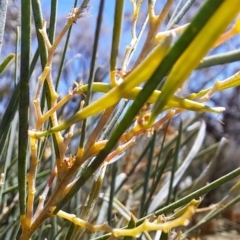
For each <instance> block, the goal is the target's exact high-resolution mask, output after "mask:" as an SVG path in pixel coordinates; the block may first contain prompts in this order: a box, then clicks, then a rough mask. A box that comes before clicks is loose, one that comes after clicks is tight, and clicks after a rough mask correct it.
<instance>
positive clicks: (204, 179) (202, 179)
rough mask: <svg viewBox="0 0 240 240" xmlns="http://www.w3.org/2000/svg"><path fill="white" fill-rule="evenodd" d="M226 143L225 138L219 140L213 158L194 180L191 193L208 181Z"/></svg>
mask: <svg viewBox="0 0 240 240" xmlns="http://www.w3.org/2000/svg"><path fill="white" fill-rule="evenodd" d="M227 142H228V141H227V139H226V138H222V139H221V141H220V143H219V146H218V149H217V151H216V153H215V155H214V157H213V158H212V160H211V161H210V163H209V164H208V165H207V166H206V167H205V168H204V170H203V171H202V173H201V174H200V176H199V177H198V178H197V179H196V181H194V184H193V186H192V187H191V191H194V190H197V189H199V188H200V187H202V186H204V185H205V184H206V183H207V181H208V179H209V178H210V176H211V174H212V173H213V170H214V169H216V164H217V160H218V157H219V154H220V153H221V152H222V151H223V149H224V147H225V145H226V144H227Z"/></svg>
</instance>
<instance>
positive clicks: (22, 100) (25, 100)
mask: <svg viewBox="0 0 240 240" xmlns="http://www.w3.org/2000/svg"><path fill="white" fill-rule="evenodd" d="M30 18H31V1H30V0H22V4H21V26H22V27H21V63H20V86H19V87H20V95H19V135H18V184H19V188H18V189H19V206H20V214H21V221H22V223H23V222H24V221H25V213H26V170H27V169H26V167H27V166H26V156H27V145H28V114H29V75H30V72H29V65H30V39H31V19H30Z"/></svg>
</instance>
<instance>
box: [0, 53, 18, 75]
mask: <svg viewBox="0 0 240 240" xmlns="http://www.w3.org/2000/svg"><path fill="white" fill-rule="evenodd" d="M14 57H15V54H14V53H11V54H9V55H8V56H7V57H6V58H5V59H4V60H3V62H2V63H1V64H0V74H1V73H2V72H3V71H4V69H5V68H6V67H7V66H8V64H9V63H10V61H11V60H12V59H13V58H14Z"/></svg>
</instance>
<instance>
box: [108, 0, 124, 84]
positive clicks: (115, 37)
mask: <svg viewBox="0 0 240 240" xmlns="http://www.w3.org/2000/svg"><path fill="white" fill-rule="evenodd" d="M123 8H124V0H122V1H116V2H115V13H114V24H113V34H112V49H111V57H110V81H111V84H112V85H113V86H114V85H116V84H117V83H116V79H115V78H116V76H115V69H116V65H117V57H118V48H119V42H120V36H121V30H122V17H123Z"/></svg>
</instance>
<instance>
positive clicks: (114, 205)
mask: <svg viewBox="0 0 240 240" xmlns="http://www.w3.org/2000/svg"><path fill="white" fill-rule="evenodd" d="M193 2H194V1H187V3H186V4H185V5H184V6H182V7H181V6H180V5H181V4H179V5H178V6H177V9H178V10H176V9H175V10H176V11H174V12H173V14H172V16H171V18H170V21H169V22H167V21H166V19H167V15H168V14H170V12H171V9H173V6H174V5H173V3H174V1H172V0H171V1H167V3H166V4H165V5H164V6H163V9H162V11H161V12H160V13H157V12H156V11H155V7H156V6H155V5H156V4H157V1H148V3H146V4H147V6H148V15H147V17H146V19H145V21H144V23H143V24H142V27H141V29H140V31H139V33H137V27H136V26H137V23H138V21H139V16H140V15H141V13H142V12H143V11H144V6H142V3H143V1H141V0H139V1H135V0H132V1H131V4H132V7H133V16H132V26H131V34H132V35H131V37H132V39H131V42H130V43H129V45H128V46H126V51H125V54H124V57H123V61H122V65H121V69H120V70H118V69H117V65H118V64H117V63H118V62H119V61H120V57H119V56H120V51H119V49H120V47H119V46H120V43H121V39H123V38H124V34H125V32H124V31H122V28H121V26H122V24H123V22H124V21H125V15H124V4H126V3H125V2H124V1H115V4H116V6H115V11H114V16H115V17H114V21H113V28H112V32H113V33H112V36H111V39H110V40H112V47H111V53H110V60H109V79H108V82H107V83H106V82H104V83H103V82H95V81H94V80H95V75H96V74H97V73H96V72H97V71H96V69H97V61H96V59H97V55H98V50H99V48H100V39H101V33H102V32H101V31H102V19H103V17H104V4H106V3H105V1H104V0H101V1H100V5H99V9H98V10H99V11H98V17H97V19H96V28H95V36H94V42H93V48H92V55H91V57H90V58H91V61H90V65H89V68H88V69H87V76H88V80H87V82H85V83H83V82H81V81H80V82H77V83H76V82H75V86H74V88H73V89H70V90H69V93H68V94H67V95H66V96H63V97H62V98H61V99H60V98H59V92H60V91H59V81H61V78H62V70H63V67H64V64H65V60H66V54H67V52H68V49H69V48H68V47H69V40H70V37H71V35H72V27H74V26H73V24H75V23H76V24H78V22H79V21H82V18H85V17H87V16H88V15H89V12H88V11H90V10H89V7H88V6H89V4H91V2H90V1H89V0H88V1H87V0H85V1H82V3H81V5H80V6H79V7H77V6H78V5H77V1H75V4H74V8H73V9H72V10H71V12H70V14H69V16H68V17H67V20H66V24H65V25H64V26H63V27H62V28H61V27H59V29H58V30H59V31H58V34H57V35H56V28H58V26H57V25H56V22H57V15H56V12H57V4H58V1H57V0H55V1H51V15H50V23H49V28H47V22H46V21H45V20H44V19H43V15H44V12H42V9H41V4H40V2H39V1H35V0H33V1H30V0H22V2H21V16H22V17H21V26H22V28H21V37H20V39H21V49H20V54H19V53H18V48H17V47H16V49H17V50H16V54H15V55H13V54H12V55H11V54H10V55H9V56H8V57H7V58H6V59H5V60H4V61H3V63H2V64H1V65H0V73H2V72H3V70H7V69H8V68H10V64H8V63H9V62H10V60H11V59H12V58H13V57H14V56H16V59H15V83H17V82H16V79H17V78H18V77H17V74H18V64H17V59H18V57H17V56H18V55H19V56H20V69H19V70H20V75H19V82H18V83H17V84H15V88H14V91H13V94H12V96H11V98H10V101H9V104H8V107H7V108H6V110H5V112H4V115H3V117H2V121H1V125H0V146H1V148H0V156H1V163H2V164H3V168H2V169H1V171H2V175H1V179H0V183H1V189H0V200H1V202H0V207H1V213H0V222H2V225H1V226H0V236H1V239H2V238H3V239H15V238H17V239H21V240H27V239H43V238H47V239H108V238H109V237H111V236H113V237H116V238H123V239H134V238H137V237H138V236H139V235H141V234H143V235H144V236H145V238H147V239H153V238H154V235H155V236H158V235H159V233H161V232H162V236H161V239H166V238H168V234H169V233H170V232H171V231H172V230H174V231H176V232H177V237H178V239H185V238H186V237H188V236H189V234H190V233H192V231H193V230H195V229H198V228H199V227H200V226H201V225H202V224H204V223H205V222H207V221H209V220H211V219H212V218H215V217H216V216H217V215H218V214H220V213H221V212H222V211H223V210H225V209H226V208H227V207H230V206H232V205H233V204H235V203H237V202H238V201H239V200H240V198H239V196H238V195H237V194H236V192H237V189H238V188H239V186H238V185H239V184H236V185H235V186H234V187H233V188H232V189H230V190H229V192H228V193H227V195H226V197H225V198H224V199H223V200H222V201H220V202H219V203H218V204H222V203H224V207H222V208H218V207H215V208H212V209H210V210H209V213H207V214H206V215H205V216H204V218H203V220H202V221H200V222H198V223H197V224H196V225H195V226H193V227H191V228H187V227H186V226H187V225H188V223H189V222H190V219H191V218H192V216H193V215H194V214H195V213H196V212H197V211H198V208H199V205H200V203H201V200H202V198H201V197H202V196H203V195H204V194H206V193H208V192H210V191H211V190H213V189H216V188H217V187H219V186H221V185H223V184H224V183H226V182H228V181H230V180H232V179H234V178H236V177H237V176H239V175H240V169H239V168H238V169H235V170H234V171H232V172H230V173H229V174H227V175H224V176H222V177H221V178H219V179H217V180H216V181H213V182H211V183H209V184H208V185H206V183H207V181H208V180H209V176H211V174H212V170H213V166H214V165H215V164H216V161H217V157H218V156H219V154H220V152H221V151H222V148H223V146H224V145H225V143H226V140H225V139H222V140H221V142H220V143H217V144H215V145H212V146H209V147H208V148H207V149H204V147H203V143H204V140H205V139H206V124H205V122H204V121H203V120H199V116H198V115H197V116H198V117H196V118H195V119H190V120H189V121H185V122H181V123H180V125H179V129H178V130H177V129H175V128H174V127H173V126H172V125H171V124H172V121H171V119H172V118H174V117H175V116H176V115H179V114H181V113H182V112H184V111H195V112H197V113H201V112H211V113H218V114H219V113H221V112H223V111H224V110H225V108H223V107H212V106H208V105H206V102H209V100H210V98H211V96H212V95H213V94H214V93H215V92H219V91H223V90H225V89H229V88H233V87H236V86H239V85H240V77H239V76H240V75H239V73H235V74H234V75H232V76H230V77H229V78H227V79H225V80H222V81H216V83H214V84H213V86H212V87H209V88H206V89H204V88H203V89H201V90H200V91H199V92H196V93H195V92H193V93H191V94H189V95H188V96H186V97H183V96H180V94H177V91H178V90H179V88H181V87H182V86H183V84H184V82H185V81H186V80H187V79H188V77H189V75H190V74H191V73H192V72H193V71H195V70H196V69H197V68H204V67H207V66H214V65H217V64H220V63H222V62H224V63H229V62H231V61H235V60H236V59H237V58H236V56H237V57H238V59H239V54H238V55H236V52H234V53H225V55H221V56H220V57H219V58H218V55H214V56H211V57H206V58H204V57H205V55H206V54H207V53H208V52H209V50H211V49H214V48H215V47H216V46H218V45H220V44H222V43H224V42H225V41H227V40H228V39H229V38H231V37H233V36H235V35H236V34H238V33H239V31H240V29H239V25H240V18H237V19H236V16H237V14H238V13H239V10H240V9H239V8H238V7H236V6H238V1H237V0H233V1H232V3H231V5H229V2H228V1H227V0H221V1H220V0H214V1H213V0H208V1H205V3H204V4H203V6H202V7H201V9H200V10H199V11H198V12H197V13H196V14H195V17H194V18H193V19H192V20H191V22H190V23H189V24H186V25H184V26H177V27H175V26H173V24H177V23H178V21H180V19H181V18H182V16H183V15H184V14H185V13H186V11H187V10H188V9H189V7H190V6H191V5H192V4H193ZM31 7H32V8H31ZM31 13H32V14H33V19H34V27H33V26H31V21H30V16H31ZM164 21H165V22H164ZM147 22H148V24H149V28H148V30H146V29H145V27H146V23H147ZM232 23H233V24H232ZM23 26H24V27H23ZM166 26H167V27H166ZM228 26H230V29H229V30H228V31H226V32H225V33H223V32H224V31H225V30H226V29H227V27H228ZM164 27H166V29H168V30H166V31H163V32H159V29H160V28H161V29H163V28H164ZM33 28H35V29H33ZM170 28H171V30H169V29H170ZM34 31H35V32H36V37H37V38H36V40H37V43H38V49H37V50H36V52H35V55H34V57H33V59H32V61H31V60H30V51H31V36H32V33H33V32H34ZM144 31H146V33H147V37H146V40H145V42H144V44H143V48H142V49H141V50H140V49H139V50H138V51H139V56H138V58H137V59H136V60H135V61H134V63H133V67H132V69H131V70H130V69H129V64H130V63H131V60H132V56H133V54H134V52H135V51H136V49H138V43H139V41H140V40H142V39H141V37H142V34H143V32H144ZM83 34H84V33H83ZM177 34H178V35H179V37H178V38H177V37H176V35H177ZM55 35H56V37H55ZM65 36H66V38H64V37H65ZM16 42H18V39H17V40H16ZM61 44H64V50H63V53H62V55H61V60H60V62H59V64H58V66H57V67H58V73H57V78H56V81H55V80H54V78H53V68H54V67H55V66H54V64H55V63H54V61H53V60H54V56H55V55H54V54H55V53H56V50H57V49H58V47H59V46H60V45H61ZM16 45H17V44H16ZM229 54H232V57H229ZM38 58H40V62H41V73H40V74H39V76H38V79H37V86H36V84H33V82H32V79H33V78H34V76H32V73H33V72H34V73H36V74H38V65H37V64H38V61H37V60H38ZM65 67H66V68H67V67H68V65H67V64H66V66H65ZM69 68H70V67H69ZM84 80H85V79H83V81H84ZM73 84H74V81H72V83H71V85H73ZM68 87H69V88H70V86H68ZM95 93H102V95H101V96H100V97H99V98H97V99H96V98H94V96H95V95H94V94H95ZM74 96H82V99H84V100H82V101H81V102H79V106H80V107H78V108H77V109H75V114H73V116H71V117H66V116H65V114H64V110H65V109H67V108H68V105H67V103H69V102H70V101H71V99H73V97H74ZM29 97H31V99H29ZM32 108H34V110H35V115H36V116H35V117H33V116H32V114H31V112H30V109H32ZM93 119H94V120H93ZM166 123H167V124H166ZM194 126H195V127H194ZM17 128H18V131H17ZM79 128H80V130H79ZM171 128H173V129H174V130H173V132H171V133H169V131H170V129H171ZM161 129H163V130H164V131H160V130H161ZM146 135H147V136H148V138H150V140H149V139H147V138H146ZM141 136H142V137H141ZM15 139H17V141H16V140H15ZM134 145H135V146H134ZM16 146H17V151H16V150H15V149H16ZM137 147H140V148H142V149H144V150H143V151H141V154H137ZM76 148H77V150H76ZM129 149H131V150H132V151H130V150H129ZM184 149H187V150H186V151H185V150H184ZM214 151H216V153H215V156H214V158H211V154H212V153H213V152H214ZM200 156H201V157H202V156H204V157H206V158H208V159H209V163H208V165H207V167H206V168H205V170H204V171H203V172H202V174H201V175H200V176H198V177H196V179H194V181H193V182H192V183H191V184H190V185H189V186H186V185H183V187H180V183H182V180H183V179H184V178H185V177H186V176H188V169H189V168H190V166H191V165H192V164H193V162H197V161H199V159H200ZM127 159H128V161H130V163H128V162H126V160H127ZM131 161H133V163H131ZM124 166H125V168H126V169H125V170H124ZM126 189H127V190H126ZM102 192H104V194H103V193H102ZM99 198H100V200H101V204H99V203H100V201H99ZM133 199H134V200H135V201H139V206H137V207H136V206H135V205H134V200H133ZM196 199H197V200H196ZM100 205H101V206H100ZM132 207H135V210H131V209H132ZM153 213H154V214H153ZM163 214H164V215H163ZM106 220H108V223H106ZM179 227H181V229H180V228H179ZM90 232H91V233H92V235H91V236H90Z"/></svg>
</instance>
